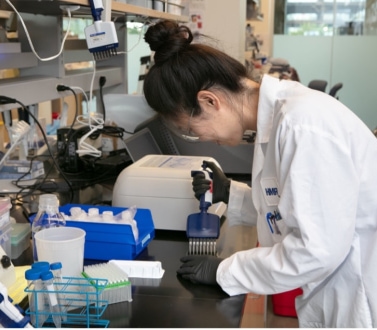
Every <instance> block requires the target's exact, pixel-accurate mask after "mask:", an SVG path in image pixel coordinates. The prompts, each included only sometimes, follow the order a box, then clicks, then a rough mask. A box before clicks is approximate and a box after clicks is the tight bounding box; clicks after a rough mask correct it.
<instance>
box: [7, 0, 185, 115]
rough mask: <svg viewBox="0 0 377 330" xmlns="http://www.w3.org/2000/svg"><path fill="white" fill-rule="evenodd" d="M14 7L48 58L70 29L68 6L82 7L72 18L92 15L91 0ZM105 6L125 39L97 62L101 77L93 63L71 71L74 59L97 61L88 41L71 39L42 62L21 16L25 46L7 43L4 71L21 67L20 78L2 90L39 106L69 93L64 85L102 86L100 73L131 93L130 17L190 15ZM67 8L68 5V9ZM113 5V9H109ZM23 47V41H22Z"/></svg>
mask: <svg viewBox="0 0 377 330" xmlns="http://www.w3.org/2000/svg"><path fill="white" fill-rule="evenodd" d="M11 3H12V4H13V6H14V7H15V8H16V9H17V11H18V12H19V13H20V14H21V16H22V18H23V20H24V22H25V25H26V27H27V30H28V32H29V34H30V39H31V41H32V43H33V46H34V49H35V50H36V52H37V53H38V55H39V56H40V57H41V58H43V59H46V58H49V57H52V56H53V55H56V54H58V53H59V50H60V47H61V45H62V42H63V37H64V34H65V32H64V31H63V17H67V13H66V10H64V7H62V6H72V7H70V8H74V7H75V6H76V7H78V9H77V10H72V11H71V15H72V17H73V18H74V17H78V18H89V19H91V13H90V6H89V2H88V0H52V1H51V0H39V1H36V0H35V1H34V0H11ZM103 4H104V8H105V10H104V11H103V13H102V20H105V19H109V20H110V19H111V20H112V21H115V25H116V31H117V36H118V41H119V47H118V49H117V51H118V52H119V53H121V52H123V54H118V55H117V56H112V57H110V58H108V59H104V60H100V61H97V62H96V66H95V71H96V72H95V78H94V79H93V82H92V77H93V68H87V69H78V70H69V71H68V70H66V69H65V65H66V64H69V63H76V62H85V61H92V60H93V57H92V54H91V53H90V52H89V51H88V49H87V46H86V41H85V40H71V39H69V38H68V39H67V40H66V42H65V47H64V51H63V52H62V53H61V54H60V55H59V56H58V57H57V58H55V59H52V60H48V61H46V60H44V61H41V60H39V59H37V57H36V56H35V55H34V54H33V53H32V50H31V47H30V44H29V41H28V37H27V35H26V33H25V29H24V28H23V26H22V25H21V24H20V22H19V21H18V28H17V31H18V41H19V46H20V47H21V51H20V52H18V51H14V49H12V48H11V47H12V46H13V47H14V45H6V44H1V48H0V50H1V57H0V70H3V69H18V70H19V76H18V77H16V78H7V79H0V90H1V95H5V96H7V97H11V98H15V99H17V100H19V101H21V102H22V103H23V104H25V105H33V104H37V103H40V102H44V101H49V100H54V99H58V98H61V97H62V96H64V94H62V93H61V92H58V91H57V90H56V86H57V85H58V84H63V85H67V86H79V87H81V88H82V89H83V90H84V91H86V92H87V91H90V89H91V86H92V88H93V91H94V92H95V91H96V90H98V89H99V87H100V86H99V77H101V76H104V77H106V86H105V87H106V88H107V91H109V92H112V93H126V92H127V54H126V53H124V52H125V51H126V48H127V29H126V28H124V24H125V22H126V21H127V20H140V21H142V22H144V21H145V20H146V19H148V20H153V19H159V18H163V19H173V20H176V21H180V22H186V21H187V20H188V18H187V17H185V16H180V15H175V14H170V13H168V12H162V11H157V10H154V9H149V8H146V7H145V8H144V7H140V6H136V5H131V4H127V3H125V2H121V1H109V0H103ZM62 8H63V9H62ZM109 8H111V12H109ZM0 11H13V10H12V8H11V7H10V6H9V4H8V3H7V2H6V1H1V2H0ZM16 47H17V46H16ZM14 107H15V105H14V104H6V105H4V104H3V105H0V111H4V110H9V109H12V108H14Z"/></svg>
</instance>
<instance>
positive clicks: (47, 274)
mask: <svg viewBox="0 0 377 330" xmlns="http://www.w3.org/2000/svg"><path fill="white" fill-rule="evenodd" d="M52 278H54V274H52V271H50V270H49V271H48V272H44V273H42V274H41V279H42V281H48V280H51V279H52Z"/></svg>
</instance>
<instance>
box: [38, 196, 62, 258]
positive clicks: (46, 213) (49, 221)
mask: <svg viewBox="0 0 377 330" xmlns="http://www.w3.org/2000/svg"><path fill="white" fill-rule="evenodd" d="M60 226H65V219H64V217H63V216H62V214H61V213H60V212H59V200H58V198H57V197H56V195H54V194H44V195H41V196H40V197H39V209H38V213H37V215H36V216H35V218H34V220H33V223H32V241H33V258H34V262H36V261H38V255H37V247H36V244H35V238H34V236H35V234H36V233H37V232H39V231H41V230H43V229H47V228H52V227H60Z"/></svg>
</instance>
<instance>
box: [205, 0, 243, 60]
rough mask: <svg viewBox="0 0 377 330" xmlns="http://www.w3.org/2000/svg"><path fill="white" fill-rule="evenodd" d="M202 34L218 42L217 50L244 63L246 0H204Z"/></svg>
mask: <svg viewBox="0 0 377 330" xmlns="http://www.w3.org/2000/svg"><path fill="white" fill-rule="evenodd" d="M204 6H205V11H204V17H203V32H202V33H203V34H206V35H209V36H211V37H213V38H216V39H218V40H219V43H218V44H217V48H219V49H221V50H223V51H224V52H226V53H227V54H228V55H230V56H232V57H234V58H235V59H237V60H239V61H240V62H241V63H244V62H245V26H246V0H205V1H204Z"/></svg>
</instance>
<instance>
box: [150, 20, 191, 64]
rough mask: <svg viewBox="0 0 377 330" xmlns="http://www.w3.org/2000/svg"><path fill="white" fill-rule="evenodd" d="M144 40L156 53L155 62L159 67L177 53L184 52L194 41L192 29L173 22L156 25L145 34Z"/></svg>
mask: <svg viewBox="0 0 377 330" xmlns="http://www.w3.org/2000/svg"><path fill="white" fill-rule="evenodd" d="M144 40H145V41H146V42H147V43H148V44H149V47H150V49H151V50H152V51H155V52H156V53H155V56H154V61H155V63H156V64H157V65H158V64H160V63H162V62H164V61H166V60H168V59H169V57H170V56H173V55H174V54H175V53H177V52H179V51H181V50H184V48H186V47H187V46H188V45H189V44H190V43H191V41H192V40H193V36H192V33H191V31H190V29H189V28H188V27H186V26H183V25H182V26H179V25H178V24H177V23H175V22H173V21H164V23H163V24H161V23H160V24H156V25H154V26H152V27H150V28H149V29H148V31H147V32H146V33H145V36H144Z"/></svg>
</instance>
